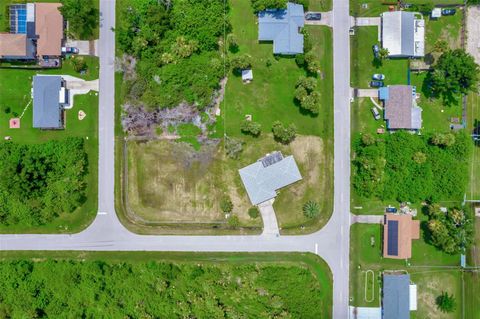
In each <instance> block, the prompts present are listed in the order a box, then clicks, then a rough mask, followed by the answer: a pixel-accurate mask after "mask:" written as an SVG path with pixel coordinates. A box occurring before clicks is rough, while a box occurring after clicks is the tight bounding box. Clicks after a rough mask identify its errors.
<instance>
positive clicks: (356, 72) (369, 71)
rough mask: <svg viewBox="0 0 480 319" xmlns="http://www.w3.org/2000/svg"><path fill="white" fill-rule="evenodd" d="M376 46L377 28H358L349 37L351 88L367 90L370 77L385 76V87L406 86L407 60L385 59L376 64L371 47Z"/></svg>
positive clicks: (377, 40)
mask: <svg viewBox="0 0 480 319" xmlns="http://www.w3.org/2000/svg"><path fill="white" fill-rule="evenodd" d="M375 44H378V45H379V46H380V41H379V39H378V28H377V27H359V28H356V29H355V35H354V36H351V37H350V45H351V49H350V50H351V69H350V70H351V80H350V83H351V85H352V87H355V88H368V87H369V83H370V81H371V80H372V75H373V74H375V73H381V74H384V75H385V81H384V82H385V85H389V84H408V59H386V60H383V61H381V63H379V62H377V61H376V60H375V59H374V56H373V50H372V47H373V45H375Z"/></svg>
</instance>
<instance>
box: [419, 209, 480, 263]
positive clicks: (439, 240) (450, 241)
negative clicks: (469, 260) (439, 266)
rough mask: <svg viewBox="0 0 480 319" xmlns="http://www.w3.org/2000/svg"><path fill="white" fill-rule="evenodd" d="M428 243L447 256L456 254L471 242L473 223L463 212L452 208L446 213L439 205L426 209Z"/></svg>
mask: <svg viewBox="0 0 480 319" xmlns="http://www.w3.org/2000/svg"><path fill="white" fill-rule="evenodd" d="M427 214H428V219H429V220H428V231H429V241H430V242H431V243H432V244H433V245H434V246H435V247H437V248H439V249H441V250H443V251H444V252H446V253H449V254H457V253H461V252H463V251H464V249H466V248H468V247H469V246H470V245H471V244H472V242H473V222H472V219H471V218H470V216H469V214H468V213H466V212H465V211H463V210H461V209H458V208H452V209H449V210H448V211H447V212H446V213H445V212H443V211H442V210H441V208H440V206H439V205H437V204H433V205H430V206H429V207H428V209H427Z"/></svg>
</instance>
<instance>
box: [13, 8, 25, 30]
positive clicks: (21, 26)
mask: <svg viewBox="0 0 480 319" xmlns="http://www.w3.org/2000/svg"><path fill="white" fill-rule="evenodd" d="M10 32H11V33H21V34H25V33H27V8H26V6H25V5H24V4H17V5H12V6H10Z"/></svg>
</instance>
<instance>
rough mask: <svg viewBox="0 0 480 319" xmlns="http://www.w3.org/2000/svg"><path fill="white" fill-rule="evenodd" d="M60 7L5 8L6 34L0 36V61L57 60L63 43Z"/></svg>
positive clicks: (44, 5)
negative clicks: (8, 26) (7, 16)
mask: <svg viewBox="0 0 480 319" xmlns="http://www.w3.org/2000/svg"><path fill="white" fill-rule="evenodd" d="M61 6H62V5H61V4H60V3H41V2H37V3H26V4H14V5H11V6H9V14H10V33H0V59H6V60H35V59H45V58H49V57H59V56H60V55H61V50H62V42H63V16H62V14H61V13H60V11H59V8H60V7H61Z"/></svg>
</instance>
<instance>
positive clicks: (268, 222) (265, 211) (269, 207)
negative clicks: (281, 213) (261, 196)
mask: <svg viewBox="0 0 480 319" xmlns="http://www.w3.org/2000/svg"><path fill="white" fill-rule="evenodd" d="M273 202H274V199H271V200H269V201H266V202H264V203H261V204H259V205H258V209H259V210H260V214H262V220H263V232H262V235H269V236H278V235H280V231H279V229H278V222H277V216H276V215H275V211H274V210H273Z"/></svg>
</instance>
